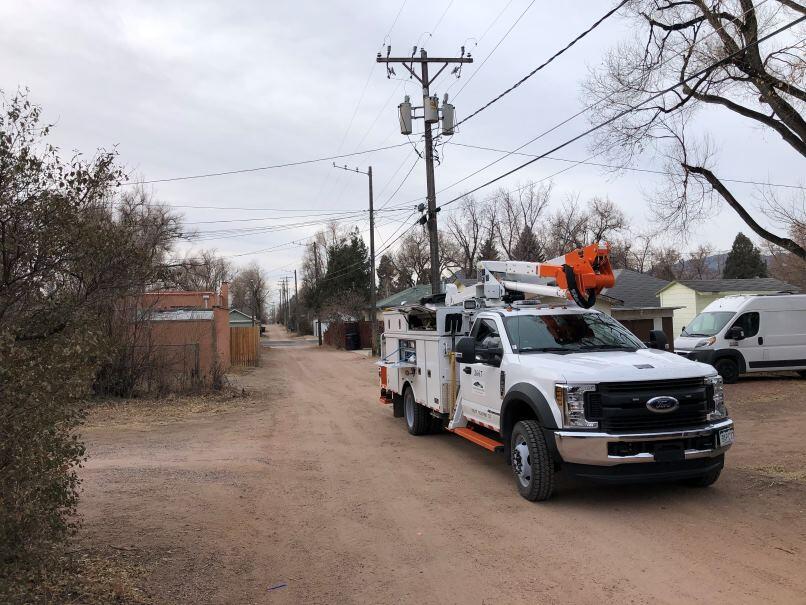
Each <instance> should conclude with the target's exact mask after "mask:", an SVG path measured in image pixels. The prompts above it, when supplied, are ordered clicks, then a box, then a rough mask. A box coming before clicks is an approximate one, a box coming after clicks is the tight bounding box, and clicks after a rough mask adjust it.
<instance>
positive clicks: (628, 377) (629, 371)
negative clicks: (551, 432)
mask: <svg viewBox="0 0 806 605" xmlns="http://www.w3.org/2000/svg"><path fill="white" fill-rule="evenodd" d="M520 364H521V365H522V366H523V367H526V368H534V369H535V372H536V373H539V374H543V375H544V376H545V375H546V374H551V375H552V376H553V379H554V380H558V381H564V382H587V383H592V384H597V383H600V382H626V381H638V380H670V379H675V378H696V377H700V376H703V377H704V376H710V375H712V374H714V368H712V367H711V366H709V365H706V364H704V363H699V362H696V361H691V360H689V359H686V358H685V357H681V356H680V355H675V354H674V353H666V352H664V351H658V350H656V349H639V350H638V351H635V352H630V351H602V352H591V353H569V354H567V355H558V354H556V353H533V354H528V353H527V354H523V355H520Z"/></svg>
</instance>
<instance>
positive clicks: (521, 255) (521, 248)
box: [510, 226, 544, 262]
mask: <svg viewBox="0 0 806 605" xmlns="http://www.w3.org/2000/svg"><path fill="white" fill-rule="evenodd" d="M510 260H528V261H538V262H540V261H542V260H544V259H543V254H542V250H541V249H540V242H538V241H537V236H535V234H534V231H532V229H531V227H529V226H526V227H524V228H523V231H521V234H520V236H519V237H518V241H517V243H516V244H515V247H514V248H513V249H512V258H511V259H510Z"/></svg>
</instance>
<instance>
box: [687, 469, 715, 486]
mask: <svg viewBox="0 0 806 605" xmlns="http://www.w3.org/2000/svg"><path fill="white" fill-rule="evenodd" d="M720 473H722V469H721V468H718V469H716V470H715V471H711V472H710V473H705V474H704V475H700V476H699V477H693V478H691V479H686V480H685V481H684V482H683V483H685V484H686V485H690V486H691V487H708V486H710V485H713V484H714V483H716V480H717V479H719V475H720Z"/></svg>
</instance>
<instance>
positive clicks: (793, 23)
mask: <svg viewBox="0 0 806 605" xmlns="http://www.w3.org/2000/svg"><path fill="white" fill-rule="evenodd" d="M804 20H806V15H803V16H802V17H799V18H797V19H795V20H794V21H791V22H790V23H788V24H786V25H784V26H781V27H779V28H777V29H775V30H774V31H772V32H770V33H768V34H766V35H764V36H762V37H761V38H758V39H757V40H755V41H753V42H750V43H749V44H747V45H745V46H744V47H742V48H740V49H738V50H736V51H734V52H732V53H730V54H728V55H727V56H725V57H723V58H722V59H720V60H719V61H717V62H716V63H713V64H711V65H709V66H707V67H704V68H703V69H700V70H698V71H697V72H695V73H693V74H691V75H689V76H686V77H685V78H683V79H682V80H681V81H680V82H677V83H676V84H673V85H671V86H668V87H666V88H664V89H662V90H660V91H658V92H656V93H654V94H652V95H650V96H649V97H647V98H646V99H644V100H643V101H641V102H640V103H637V104H635V105H631V106H629V107H627V108H626V109H624V110H622V111H620V112H618V113H617V114H615V115H613V116H611V117H610V118H608V119H607V120H605V121H604V122H600V123H599V124H595V125H594V126H592V127H591V128H588V129H587V130H585V131H583V132H581V133H579V134H577V135H575V136H574V137H572V138H570V139H568V140H566V141H565V142H563V143H560V144H559V145H557V146H555V147H553V148H552V149H550V150H548V151H546V152H544V153H542V154H540V155H538V156H536V157H534V158H532V159H531V160H529V161H527V162H524V163H523V164H520V165H518V166H516V167H515V168H513V169H511V170H508V171H507V172H505V173H503V174H500V175H498V176H496V177H494V178H492V179H490V180H488V181H486V182H484V183H482V184H481V185H478V186H477V187H474V188H473V189H471V190H470V191H466V192H465V193H463V194H462V195H460V196H458V197H455V198H453V199H451V200H449V201H447V202H444V203H443V204H441V205H440V206H438V207H439V208H442V207H444V206H447V205H449V204H452V203H454V202H456V201H458V200H459V199H461V198H462V197H464V196H465V195H470V194H472V193H475V192H476V191H478V190H480V189H483V188H484V187H487V186H489V185H492V184H493V183H496V182H498V181H500V180H501V179H503V178H506V177H507V176H510V175H512V174H514V173H515V172H518V171H519V170H522V169H523V168H526V167H527V166H530V165H531V164H534V163H535V162H537V161H538V160H541V159H543V158H545V157H546V156H548V155H551V154H552V153H554V152H555V151H559V150H560V149H563V148H564V147H567V146H568V145H570V144H571V143H574V142H576V141H578V140H579V139H582V138H584V137H586V136H588V135H589V134H591V133H593V132H596V131H597V130H599V129H601V128H604V127H605V126H607V125H608V124H612V123H613V122H615V121H616V120H618V119H620V118H622V117H624V116H625V115H627V114H629V113H632V112H633V111H635V110H637V109H639V108H640V107H642V106H643V105H646V104H647V103H649V102H650V101H654V100H655V99H659V98H660V97H662V96H664V95H666V94H668V93H670V92H672V91H674V90H675V89H677V88H678V87H680V86H682V85H683V84H686V83H687V82H689V81H690V80H693V79H694V78H698V77H700V76H702V75H704V74H706V73H707V72H708V71H710V70H711V69H714V68H715V67H717V66H719V65H720V64H723V63H725V62H726V61H727V60H729V59H731V58H733V57H735V56H738V54H740V53H742V52H744V51H745V50H747V49H748V48H749V47H751V46H755V45H758V44H761V43H762V42H765V41H766V40H769V39H770V38H772V37H773V36H776V35H778V34H780V33H782V32H784V31H786V30H788V29H790V28H792V27H794V26H796V25H798V24H799V23H801V22H803V21H804ZM507 155H511V154H507Z"/></svg>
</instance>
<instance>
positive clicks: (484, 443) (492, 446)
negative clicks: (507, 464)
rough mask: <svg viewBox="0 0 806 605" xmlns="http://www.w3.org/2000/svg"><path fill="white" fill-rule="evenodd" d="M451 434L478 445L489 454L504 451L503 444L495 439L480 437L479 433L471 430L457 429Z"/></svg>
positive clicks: (465, 428)
mask: <svg viewBox="0 0 806 605" xmlns="http://www.w3.org/2000/svg"><path fill="white" fill-rule="evenodd" d="M451 432H452V433H456V434H457V435H459V436H460V437H464V438H465V439H467V440H468V441H472V442H473V443H475V444H476V445H480V446H481V447H483V448H484V449H485V450H489V451H491V452H503V451H504V444H503V443H501V442H500V441H496V440H495V439H490V438H489V437H487V436H486V435H482V434H481V433H477V432H476V431H474V430H473V429H471V428H468V427H463V428H458V429H453V430H452V431H451Z"/></svg>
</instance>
